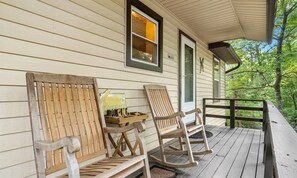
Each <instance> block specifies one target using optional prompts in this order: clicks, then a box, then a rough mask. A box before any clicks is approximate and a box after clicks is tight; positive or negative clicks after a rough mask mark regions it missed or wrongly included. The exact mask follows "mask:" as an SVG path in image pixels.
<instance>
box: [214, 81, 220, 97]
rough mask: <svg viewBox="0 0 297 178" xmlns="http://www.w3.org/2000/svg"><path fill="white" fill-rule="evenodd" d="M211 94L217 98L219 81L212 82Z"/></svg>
mask: <svg viewBox="0 0 297 178" xmlns="http://www.w3.org/2000/svg"><path fill="white" fill-rule="evenodd" d="M213 89H214V91H213V95H214V97H215V98H218V97H219V81H214V83H213Z"/></svg>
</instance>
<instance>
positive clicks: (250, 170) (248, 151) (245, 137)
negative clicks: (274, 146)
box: [129, 126, 264, 178]
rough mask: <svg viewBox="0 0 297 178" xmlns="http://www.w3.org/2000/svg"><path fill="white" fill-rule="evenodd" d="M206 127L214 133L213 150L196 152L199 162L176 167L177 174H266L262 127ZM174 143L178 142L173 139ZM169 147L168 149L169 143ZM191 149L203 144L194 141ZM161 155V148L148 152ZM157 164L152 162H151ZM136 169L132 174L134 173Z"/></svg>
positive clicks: (191, 177) (196, 177)
mask: <svg viewBox="0 0 297 178" xmlns="http://www.w3.org/2000/svg"><path fill="white" fill-rule="evenodd" d="M206 130H208V131H210V132H212V133H213V136H212V137H210V138H208V142H209V146H210V148H211V149H213V153H212V154H207V155H200V156H195V157H194V158H195V160H197V161H198V162H199V164H198V166H195V167H191V168H179V169H175V170H176V171H177V172H178V176H177V177H180V178H182V177H184V178H210V177H215V178H221V177H234V178H235V177H236V178H238V177H255V176H256V177H257V178H262V177H264V176H263V175H264V164H263V162H262V161H263V137H264V133H263V131H261V130H256V129H247V128H234V129H230V128H229V127H219V126H206ZM171 143H172V144H173V145H174V146H178V142H177V140H176V141H171ZM166 149H169V148H167V147H166ZM192 149H193V150H195V151H199V150H202V149H203V144H199V145H193V146H192ZM151 154H153V155H154V156H160V152H159V150H158V149H155V150H152V151H150V152H148V155H151ZM167 160H168V161H171V162H176V163H183V162H186V161H187V156H186V155H180V156H178V155H177V156H176V155H172V156H169V155H168V156H167ZM150 164H151V165H152V164H154V163H153V162H152V163H150ZM138 174H139V173H135V174H133V175H131V176H129V177H131V178H132V177H135V176H136V175H138Z"/></svg>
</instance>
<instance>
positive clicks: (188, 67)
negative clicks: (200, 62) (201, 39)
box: [184, 45, 194, 102]
mask: <svg viewBox="0 0 297 178" xmlns="http://www.w3.org/2000/svg"><path fill="white" fill-rule="evenodd" d="M193 72H194V71H193V48H191V47H189V46H187V45H185V88H184V90H185V102H192V101H193V99H194V96H193V87H194V83H193V82H194V77H193Z"/></svg>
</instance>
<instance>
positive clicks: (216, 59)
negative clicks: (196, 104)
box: [212, 56, 221, 103]
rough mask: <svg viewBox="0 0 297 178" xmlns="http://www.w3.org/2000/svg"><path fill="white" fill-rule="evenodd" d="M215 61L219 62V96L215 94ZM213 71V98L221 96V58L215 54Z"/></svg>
mask: <svg viewBox="0 0 297 178" xmlns="http://www.w3.org/2000/svg"><path fill="white" fill-rule="evenodd" d="M215 62H217V63H218V75H219V76H218V77H219V81H218V88H217V89H218V96H215ZM212 72H213V76H212V81H213V82H212V83H213V87H212V90H213V98H220V97H221V60H220V58H218V57H216V56H213V60H212ZM213 102H214V103H215V102H220V101H219V100H213Z"/></svg>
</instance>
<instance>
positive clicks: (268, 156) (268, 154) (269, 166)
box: [263, 125, 273, 178]
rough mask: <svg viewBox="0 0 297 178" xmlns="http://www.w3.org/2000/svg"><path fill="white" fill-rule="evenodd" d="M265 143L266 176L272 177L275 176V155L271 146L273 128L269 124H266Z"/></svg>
mask: <svg viewBox="0 0 297 178" xmlns="http://www.w3.org/2000/svg"><path fill="white" fill-rule="evenodd" d="M264 145H265V146H264V147H265V149H264V158H263V162H264V164H265V168H264V178H271V177H273V158H272V157H273V155H272V148H271V130H270V128H269V125H267V126H266V131H265V135H264Z"/></svg>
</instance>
